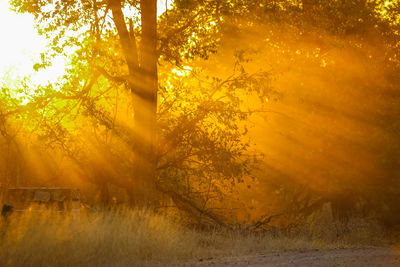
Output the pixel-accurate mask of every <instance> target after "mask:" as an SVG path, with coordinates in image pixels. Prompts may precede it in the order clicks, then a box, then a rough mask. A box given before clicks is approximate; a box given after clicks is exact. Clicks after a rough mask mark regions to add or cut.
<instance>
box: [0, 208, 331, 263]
mask: <svg viewBox="0 0 400 267" xmlns="http://www.w3.org/2000/svg"><path fill="white" fill-rule="evenodd" d="M1 228H2V233H1V234H2V235H1V237H0V238H1V244H0V266H157V265H165V266H167V265H168V266H170V265H180V264H184V263H186V264H189V263H190V262H193V261H196V260H199V259H207V258H212V257H221V256H240V255H247V254H254V253H258V252H265V251H276V250H290V249H300V248H301V249H307V248H320V247H321V246H323V247H329V244H328V243H324V242H321V240H323V238H324V237H323V236H321V237H318V238H320V239H318V240H317V239H313V238H314V237H312V238H308V237H309V234H301V235H299V236H292V237H287V236H283V235H278V236H276V235H274V236H272V235H268V234H265V233H251V232H246V233H244V232H241V231H222V230H211V231H196V230H194V229H189V228H187V227H185V226H183V225H181V224H180V223H178V222H176V221H174V220H172V219H171V217H170V216H168V215H166V214H158V213H154V212H151V211H149V210H119V211H113V212H105V213H96V214H91V215H88V216H85V217H83V216H82V217H81V218H73V217H72V216H60V215H55V214H47V215H43V214H41V215H32V214H25V215H23V216H14V217H10V218H9V219H8V220H7V221H3V222H2V225H1ZM309 230H310V229H309ZM307 236H308V237H307ZM316 240H317V241H316Z"/></svg>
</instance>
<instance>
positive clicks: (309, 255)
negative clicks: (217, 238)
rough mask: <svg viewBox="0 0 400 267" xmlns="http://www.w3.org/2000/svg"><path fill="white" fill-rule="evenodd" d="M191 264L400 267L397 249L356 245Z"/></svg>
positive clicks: (202, 261) (254, 266) (207, 260)
mask: <svg viewBox="0 0 400 267" xmlns="http://www.w3.org/2000/svg"><path fill="white" fill-rule="evenodd" d="M191 266H253V267H259V266H271V267H275V266H280V267H282V266H300V267H303V266H304V267H317V266H318V267H324V266H349V267H357V266H362V267H369V266H382V267H400V251H399V250H397V251H396V250H395V249H389V248H360V249H332V250H304V251H301V250H300V251H285V252H271V253H265V254H260V255H257V256H246V257H240V258H239V257H238V258H234V257H232V258H224V259H205V260H199V262H196V263H193V264H191Z"/></svg>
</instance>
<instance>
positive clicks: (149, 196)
mask: <svg viewBox="0 0 400 267" xmlns="http://www.w3.org/2000/svg"><path fill="white" fill-rule="evenodd" d="M109 4H110V8H111V11H112V14H113V20H114V23H115V25H116V28H117V31H118V35H119V39H120V44H121V46H122V50H123V53H124V56H125V60H126V62H127V65H128V69H129V78H128V79H127V84H128V87H129V89H130V90H131V92H132V97H133V102H134V115H135V116H134V129H135V132H134V138H135V144H134V147H133V150H134V151H135V153H136V161H135V166H134V173H133V179H132V182H131V186H130V187H129V188H128V189H127V191H128V193H129V198H130V202H131V204H132V205H136V206H137V205H152V204H155V202H156V199H157V198H156V186H155V184H156V173H155V170H156V160H155V159H156V157H155V139H156V111H157V90H158V75H157V59H158V57H157V0H142V1H141V2H140V11H141V30H142V35H141V44H140V46H139V49H138V48H137V47H136V39H135V35H134V33H133V31H132V30H131V32H129V31H128V28H127V25H126V22H125V17H124V15H123V12H122V6H121V1H120V0H110V1H109ZM138 50H139V51H138Z"/></svg>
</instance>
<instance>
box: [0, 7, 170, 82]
mask: <svg viewBox="0 0 400 267" xmlns="http://www.w3.org/2000/svg"><path fill="white" fill-rule="evenodd" d="M165 1H166V0H158V2H159V3H158V13H159V14H161V13H162V12H164V10H165V3H166V2H165ZM8 2H9V0H0V40H1V41H0V85H1V84H2V83H5V86H7V87H13V85H15V83H17V81H18V80H20V79H21V78H23V77H24V76H29V77H30V79H31V81H32V83H33V84H43V85H44V84H47V82H48V81H56V80H57V78H58V77H60V76H61V75H62V74H63V73H64V68H65V64H64V59H63V58H62V57H58V58H55V59H54V60H53V62H52V66H51V67H48V68H47V69H45V70H41V71H39V72H36V71H34V69H33V65H34V64H35V63H37V62H39V59H40V53H41V52H44V51H45V50H46V45H47V40H46V39H45V38H44V36H40V35H39V34H38V33H37V31H36V29H35V28H34V19H33V16H32V15H30V14H17V13H15V12H13V11H11V10H10V6H9V4H8ZM172 2H173V1H172V0H170V1H168V5H169V6H170V4H171V3H172Z"/></svg>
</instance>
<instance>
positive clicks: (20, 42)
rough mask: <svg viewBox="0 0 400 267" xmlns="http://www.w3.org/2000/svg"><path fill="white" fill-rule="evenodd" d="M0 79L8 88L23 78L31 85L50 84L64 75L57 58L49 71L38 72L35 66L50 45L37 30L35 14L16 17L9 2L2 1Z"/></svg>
mask: <svg viewBox="0 0 400 267" xmlns="http://www.w3.org/2000/svg"><path fill="white" fill-rule="evenodd" d="M0 23H1V25H7V26H5V27H4V26H2V27H1V28H0V36H1V39H2V42H1V44H0V77H2V78H3V81H4V83H5V86H7V87H11V88H12V87H14V85H15V84H16V83H17V82H18V81H19V80H21V79H22V78H24V77H29V78H30V81H31V83H32V84H47V83H48V82H51V81H55V80H56V79H57V78H58V77H59V76H61V75H62V74H63V73H64V68H65V64H64V60H63V59H62V58H61V57H60V58H55V59H54V60H53V62H52V65H51V66H50V67H48V68H47V69H46V70H43V71H39V72H36V71H35V70H34V69H33V65H34V64H35V63H36V62H39V59H40V53H42V52H44V51H45V50H46V45H47V42H46V40H45V38H44V37H42V36H39V35H38V33H37V31H36V29H35V28H34V19H33V16H32V15H28V14H16V13H14V12H13V11H11V10H10V6H9V3H8V1H7V0H0Z"/></svg>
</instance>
